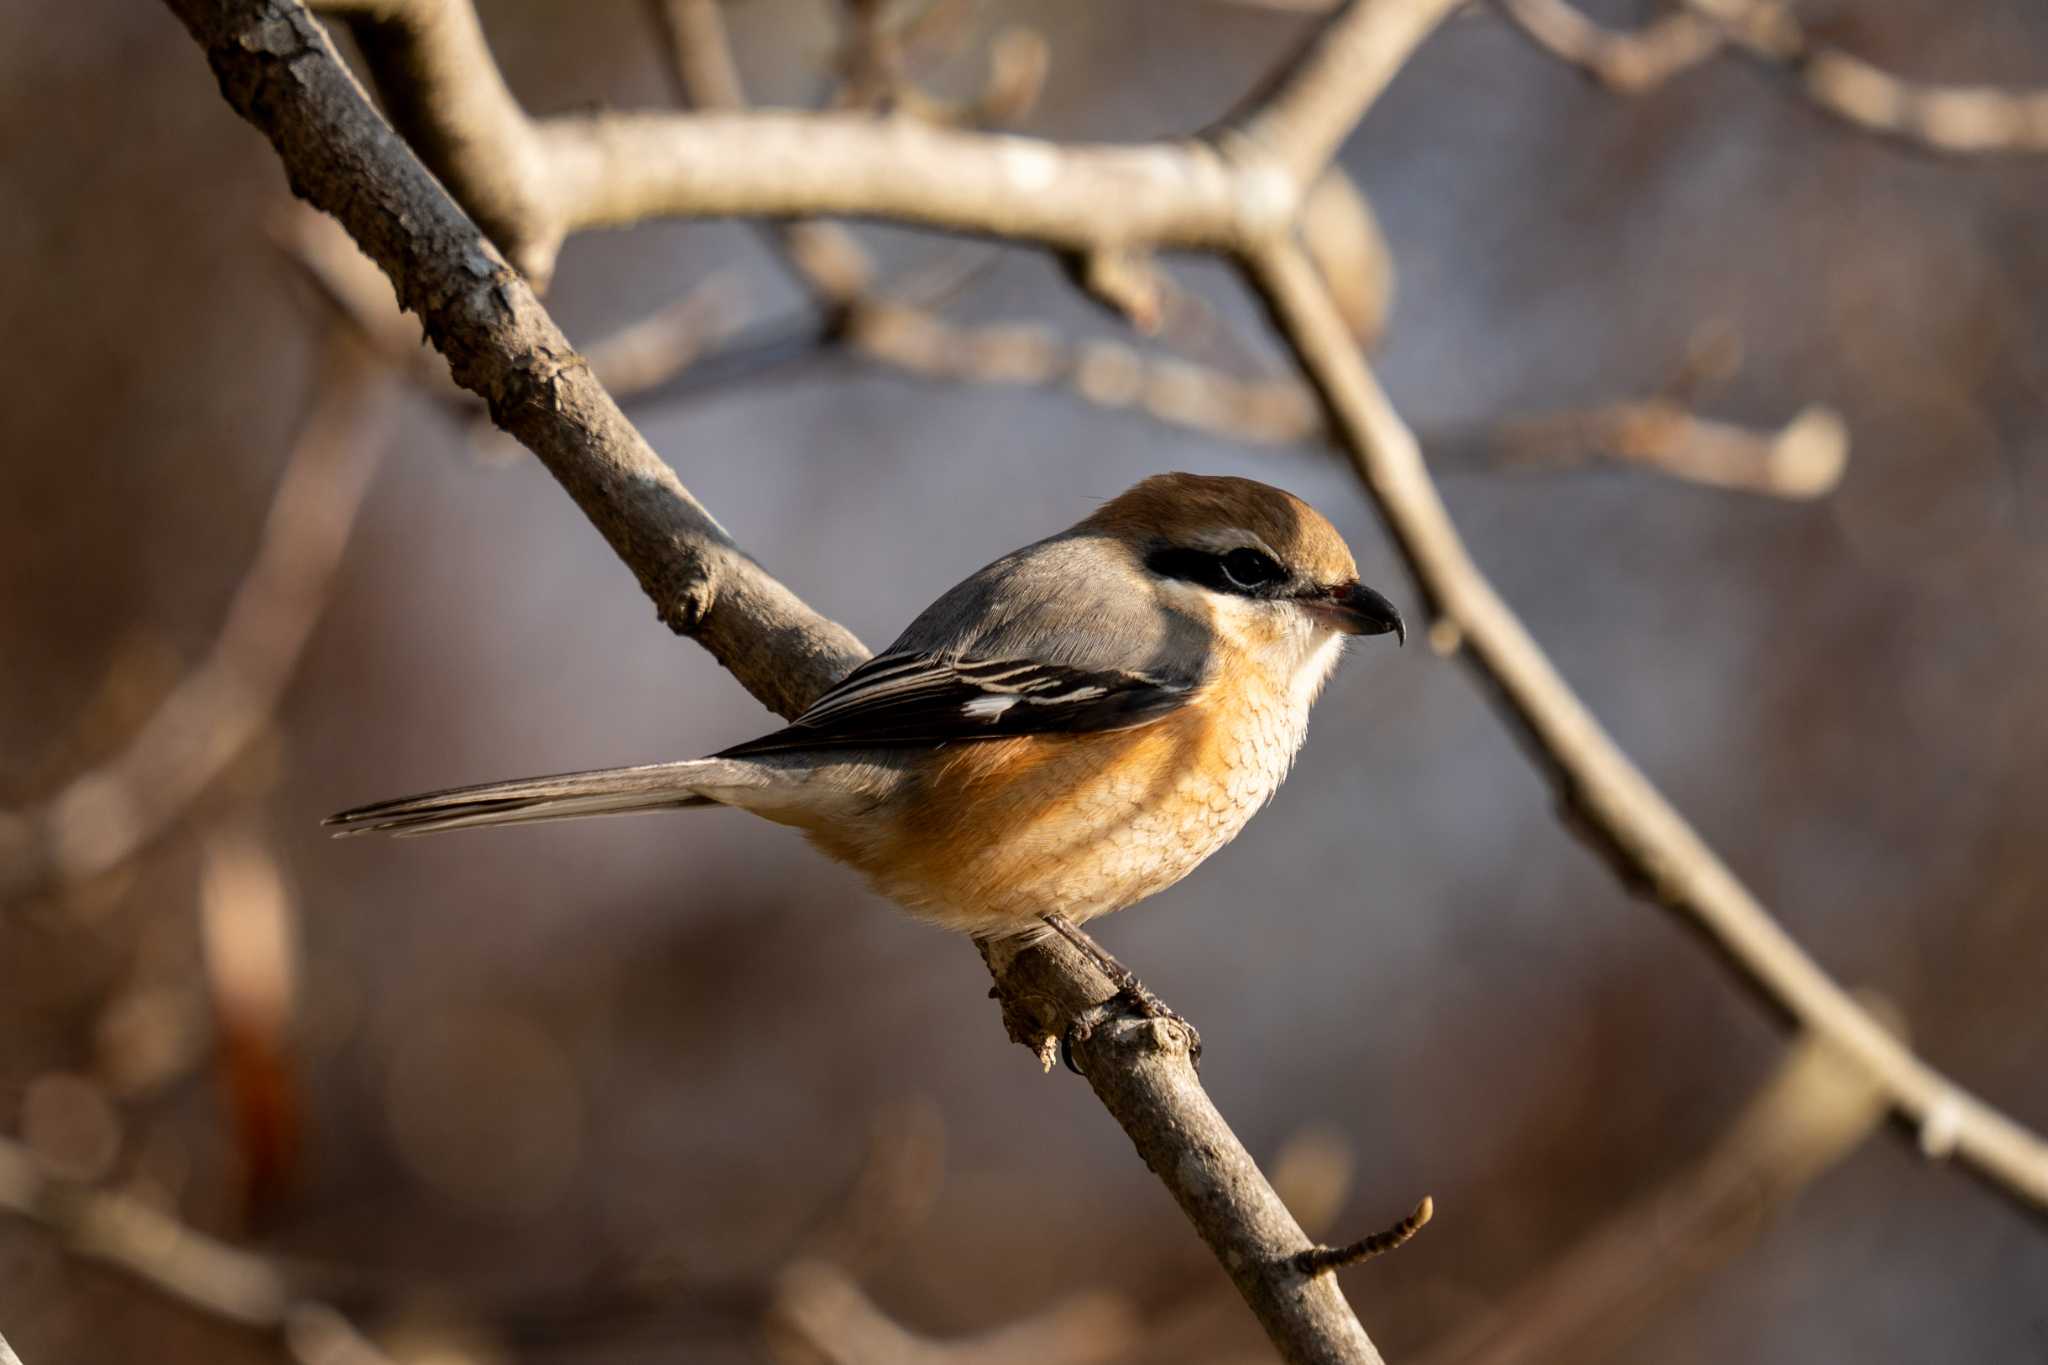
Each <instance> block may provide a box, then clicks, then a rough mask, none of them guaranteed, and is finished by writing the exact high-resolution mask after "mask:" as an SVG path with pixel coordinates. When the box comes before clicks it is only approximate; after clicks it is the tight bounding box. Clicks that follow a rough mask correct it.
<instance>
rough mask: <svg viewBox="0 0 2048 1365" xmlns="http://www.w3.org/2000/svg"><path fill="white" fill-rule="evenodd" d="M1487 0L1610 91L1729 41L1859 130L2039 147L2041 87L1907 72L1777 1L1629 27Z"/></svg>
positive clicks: (1655, 78) (1645, 84)
mask: <svg viewBox="0 0 2048 1365" xmlns="http://www.w3.org/2000/svg"><path fill="white" fill-rule="evenodd" d="M1495 2H1496V4H1498V6H1499V7H1500V10H1501V12H1502V13H1504V14H1505V15H1507V17H1508V18H1509V19H1510V20H1512V21H1513V22H1514V24H1515V26H1516V27H1518V28H1520V29H1521V30H1522V32H1524V33H1526V34H1527V35H1528V36H1529V37H1530V38H1531V39H1532V40H1534V41H1535V42H1536V43H1537V45H1538V46H1540V47H1542V48H1544V49H1545V50H1546V51H1548V52H1550V53H1551V54H1552V55H1554V56H1557V57H1560V58H1562V59H1563V60H1565V61H1567V62H1570V63H1571V64H1572V65H1574V66H1577V67H1579V68H1581V69H1582V70H1584V71H1585V72H1586V73H1587V74H1588V75H1590V76H1592V77H1593V78H1594V79H1595V80H1597V81H1599V82H1600V83H1601V84H1602V85H1604V86H1606V87H1607V88H1608V89H1610V90H1613V91H1615V92H1617V93H1619V94H1624V95H1639V94H1643V93H1645V92H1647V91H1650V90H1654V89H1656V88H1657V87H1658V86H1660V85H1662V84H1663V83H1664V82H1665V81H1667V80H1669V79H1671V78H1672V77H1673V76H1676V75H1678V74H1679V73H1680V72H1683V71H1687V70H1690V69H1691V68H1693V67H1695V66H1698V65H1699V64H1700V63H1702V62H1705V61H1707V60H1709V59H1711V58H1713V57H1715V56H1718V55H1719V54H1720V53H1721V52H1722V51H1723V50H1724V49H1725V48H1727V47H1731V46H1732V47H1734V48H1736V49H1737V50H1739V51H1741V52H1743V53H1745V54H1747V55H1749V56H1751V57H1754V58H1757V59H1758V60H1760V61H1762V62H1764V63H1765V64H1767V65H1769V66H1773V67H1776V68H1778V69H1779V70H1781V71H1782V72H1783V73H1784V74H1785V76H1786V77H1787V78H1788V79H1789V80H1792V81H1793V82H1795V83H1796V84H1797V87H1798V89H1799V91H1800V93H1801V94H1803V95H1805V96H1806V98H1807V99H1809V100H1811V101H1812V102H1813V103H1814V104H1815V105H1816V106H1817V107H1819V108H1821V109H1823V110H1825V111H1826V112H1827V113H1829V114H1831V115H1833V116H1834V117H1836V118H1838V119H1841V120H1842V121H1843V122H1845V123H1847V124H1850V125H1851V126H1853V127H1856V128H1859V129H1861V130H1863V131H1864V132H1868V133H1878V134H1882V135H1884V136H1887V137H1895V138H1899V139H1900V140H1902V141H1905V142H1910V143H1914V144H1915V145H1917V146H1920V147H1924V148H1926V149H1927V150H1929V151H1934V152H1942V153H1948V154H1952V155H1976V154H1991V155H1996V154H2006V153H2033V152H2043V151H2048V90H2007V89H2001V88H1999V87H1997V86H1990V85H1937V84H1934V83H1932V82H1927V81H1913V80H1908V79H1906V78H1905V77H1903V76H1899V75H1895V74H1894V73H1892V72H1889V71H1886V70H1884V69H1883V68H1882V67H1879V66H1876V65H1874V64H1872V63H1871V62H1868V61H1865V60H1864V59H1863V58H1861V57H1858V56H1856V55H1855V54H1853V53H1850V52H1846V51H1844V50H1843V49H1841V48H1839V47H1836V46H1834V45H1833V44H1831V43H1825V42H1821V41H1818V40H1816V39H1815V38H1813V37H1812V35H1810V34H1809V33H1808V32H1807V31H1806V29H1805V27H1804V26H1803V25H1802V24H1801V23H1800V21H1799V18H1798V16H1797V15H1795V14H1794V13H1793V12H1792V10H1791V8H1790V7H1789V6H1787V5H1785V4H1783V3H1780V2H1779V0H1682V4H1683V6H1684V7H1683V8H1682V9H1680V10H1678V11H1676V12H1674V13H1671V14H1666V15H1664V16H1662V17H1660V18H1658V19H1656V20H1653V21H1652V22H1651V23H1649V24H1646V25H1644V26H1643V27H1642V28H1639V29H1635V30H1632V31H1631V30H1616V29H1610V28H1606V27H1604V26H1603V25H1601V24H1598V23H1595V22H1594V21H1593V20H1591V19H1589V18H1587V17H1586V16H1585V14H1583V13H1582V12H1581V11H1580V10H1579V9H1578V8H1577V7H1575V6H1573V5H1572V4H1570V3H1569V0H1495Z"/></svg>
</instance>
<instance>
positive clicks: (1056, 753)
mask: <svg viewBox="0 0 2048 1365" xmlns="http://www.w3.org/2000/svg"><path fill="white" fill-rule="evenodd" d="M1390 631H1391V632H1394V633H1396V634H1397V635H1399V636H1400V637H1401V638H1403V639H1405V638H1406V630H1405V627H1404V626H1403V625H1402V621H1401V616H1400V613H1399V612H1397V611H1396V610H1395V609H1394V606H1393V604H1392V603H1390V602H1389V601H1387V599H1386V598H1384V597H1382V596H1380V594H1378V593H1376V592H1374V591H1373V590H1372V589H1370V588H1368V587H1365V586H1363V585H1362V584H1360V583H1359V581H1358V567H1357V565H1356V564H1355V563H1354V562H1353V560H1352V558H1351V552H1350V550H1348V549H1347V548H1346V547H1345V545H1344V541H1343V538H1342V537H1341V536H1339V535H1338V534H1337V531H1336V529H1335V528H1334V527H1332V526H1331V525H1330V523H1329V522H1328V521H1326V520H1324V519H1323V517H1322V516H1321V515H1320V514H1319V513H1317V512H1316V511H1315V509H1313V508H1311V507H1310V506H1309V505H1308V504H1307V503H1304V502H1302V501H1301V500H1300V499H1299V498H1296V497H1294V496H1292V495H1291V494H1288V493H1284V492H1282V491H1281V490H1279V489H1277V488H1272V487H1269V486H1268V485H1266V484H1262V483H1255V482H1253V481H1252V480H1250V479H1236V478H1215V477H1207V476H1202V475H1195V474H1162V475H1158V476H1156V477H1154V478H1149V479H1146V480H1145V481H1144V482H1142V483H1140V484H1138V485H1137V486H1136V487H1134V488H1132V489H1131V490H1129V491H1128V492H1126V493H1124V494H1123V495H1122V496H1120V497H1118V498H1115V499H1114V500H1112V501H1110V502H1108V503H1106V504H1104V505H1103V506H1102V508H1101V509H1100V510H1098V511H1097V512H1096V513H1095V514H1094V515H1093V516H1091V517H1089V518H1087V519H1086V520H1085V521H1082V522H1081V523H1080V524H1079V525H1077V526H1074V527H1073V528H1072V529H1070V530H1067V531H1062V532H1061V533H1060V534H1058V535H1056V536H1053V537H1051V538H1050V539H1047V540H1041V541H1039V542H1038V543H1037V544H1035V545H1028V546H1026V547H1025V548H1023V549H1021V550H1018V551H1016V552H1015V553H1013V554H1009V555H1006V556H1004V557H1003V558H1001V559H999V560H997V561H996V562H995V563H993V564H991V565H989V566H988V567H987V568H984V569H982V570H980V571H979V572H977V573H975V574H973V575H972V576H970V577H969V578H967V579H966V581H964V582H962V583H961V584H959V585H958V586H957V587H955V588H953V589H952V590H951V591H950V592H948V593H946V594H945V595H944V596H943V597H941V598H939V600H938V601H936V602H934V603H933V604H932V605H931V606H930V607H928V608H926V609H925V612H924V614H923V615H921V616H919V617H918V618H917V619H916V620H915V621H913V622H912V623H911V624H910V628H909V629H908V630H906V631H904V632H903V634H902V636H901V637H900V638H898V639H897V641H896V642H895V643H894V644H892V645H891V646H889V648H888V649H886V650H884V651H883V652H882V653H881V654H878V655H876V656H875V657H874V658H873V659H870V660H869V661H868V662H867V663H865V664H862V665H861V666H860V667H859V668H856V669H855V670H854V671H853V672H852V673H850V674H848V675H847V676H846V677H845V679H843V680H842V681H841V682H840V683H839V684H838V685H837V686H836V687H834V688H833V689H832V690H831V691H829V692H827V693H826V694H825V695H824V696H822V697H820V698H818V700H817V701H816V702H815V703H813V704H812V706H811V707H810V709H809V710H807V711H805V712H804V713H803V714H802V715H800V716H798V717H797V718H796V720H795V721H793V722H792V723H790V724H789V725H788V726H786V727H785V728H783V729H780V730H777V731H775V732H774V733H773V734H769V735H764V736H762V737H761V738H759V739H754V740H749V741H747V742H746V743H744V744H737V745H734V746H733V747H732V748H730V749H726V750H724V751H723V752H721V753H717V754H714V755H712V756H711V757H709V758H700V759H694V760H691V761H689V762H683V763H658V764H653V765H651V766H647V767H638V768H609V769H605V770H602V771H598V772H587V773H569V774H566V775H562V776H557V777H535V778H528V779H525V780H523V781H518V782H495V783H489V784H486V785H483V786H477V787H458V788H455V789H453V790H450V791H441V792H431V793H428V794H427V795H424V796H410V797H405V798H403V799H401V800H396V801H383V802H379V803H377V804H375V805H370V806H361V807H358V808H357V809H355V810H350V811H344V812H342V813H341V814H339V815H336V816H334V817H332V818H331V819H330V820H329V821H328V823H329V824H331V825H336V826H339V827H340V831H341V832H342V833H344V834H354V833H362V832H368V831H372V830H390V831H392V832H394V833H398V834H427V833H432V832H435V831H438V830H447V829H465V828H469V827H472V826H480V825H510V824H519V823H523V822H526V821H530V820H558V819H569V818H573V817H576V816H583V815H616V814H624V813H626V812H630V811H648V810H663V809H667V808H670V807H679V806H709V805H721V806H737V807H739V808H740V809H742V810H748V811H752V812H753V813H754V814H756V815H760V816H764V817H766V818H767V819H770V820H773V821H776V822H777V823H778V824H785V825H794V826H795V827H797V828H798V829H801V830H803V831H804V832H805V833H806V834H807V835H809V836H810V839H811V841H812V842H813V843H815V844H816V845H817V846H818V847H819V848H821V849H823V850H824V851H825V852H826V853H828V854H830V855H831V856H832V857H834V858H837V859H839V860H840V861H841V862H844V863H848V864H850V865H852V866H853V867H855V868H857V869H859V870H860V871H861V872H863V873H865V874H866V876H867V878H868V880H869V881H870V882H871V883H873V885H874V887H875V889H876V890H878V891H880V892H881V893H882V894H883V895H885V896H887V897H889V898H890V899H892V900H894V901H896V902H897V903H898V904H900V905H902V906H904V907H905V908H906V909H908V910H909V911H910V912H911V913H912V914H915V915H918V916H920V917H922V918H925V919H929V920H932V921H934V922H936V923H938V924H941V925H943V926H945V927H947V928H950V929H957V930H962V931H965V932H966V933H969V934H973V935H975V936H977V937H982V938H999V937H1005V936H1009V935H1014V934H1020V933H1023V934H1037V933H1042V932H1044V930H1045V928H1046V926H1048V925H1049V926H1051V927H1052V928H1054V929H1056V930H1058V931H1059V932H1061V933H1063V934H1066V935H1067V936H1068V937H1069V938H1072V939H1075V940H1076V942H1077V946H1080V945H1082V944H1085V945H1086V946H1085V948H1084V951H1089V952H1090V955H1091V956H1094V957H1095V958H1096V960H1097V962H1098V963H1099V964H1102V965H1103V966H1104V970H1106V971H1109V973H1110V975H1111V977H1112V979H1113V980H1116V981H1117V982H1118V984H1119V985H1120V986H1124V987H1125V989H1126V990H1127V991H1129V992H1132V993H1134V994H1135V995H1136V996H1137V997H1138V999H1139V1000H1140V1001H1141V1003H1143V1002H1149V1003H1150V1004H1151V1005H1154V1006H1156V1005H1157V1001H1156V1000H1154V999H1153V998H1152V997H1151V996H1150V995H1149V994H1148V993H1146V992H1144V990H1143V988H1142V987H1140V986H1138V984H1137V982H1136V980H1135V978H1132V977H1130V976H1129V973H1128V972H1125V971H1123V969H1122V968H1121V967H1120V966H1117V965H1116V964H1115V961H1114V959H1111V958H1108V956H1107V954H1103V953H1102V952H1101V950H1100V949H1099V948H1098V947H1096V946H1095V945H1094V944H1093V941H1092V940H1089V939H1087V937H1086V935H1083V934H1079V933H1078V930H1077V929H1076V928H1075V926H1078V925H1079V924H1082V923H1085V922H1086V921H1088V920H1091V919H1093V918H1095V917H1096V916H1098V915H1105V914H1108V913H1109V912H1110V911H1112V910H1120V909H1122V908H1123V907H1125V906H1127V905H1130V904H1132V903H1134V902H1136V901H1140V900H1143V899H1144V898H1145V897H1147V896H1150V895H1152V894H1153V893H1155V892H1158V891H1162V890H1164V889H1165V888H1167V887H1169V886H1172V885H1173V884H1174V883H1175V882H1177V881H1179V880H1180V879H1181V878H1182V877H1185V876H1186V875H1187V874H1188V873H1189V872H1191V871H1193V870H1194V868H1195V867H1196V865H1197V864H1199V863H1200V862H1201V861H1202V860H1203V859H1204V858H1207V857H1208V856H1209V855H1210V854H1212V853H1214V852H1215V851H1216V850H1217V849H1219V848H1221V847H1222V846H1223V845H1224V844H1226V843H1228V842H1229V841H1230V840H1231V839H1232V838H1234V837H1235V836H1236V834H1237V832H1238V831H1239V830H1241V829H1243V828H1244V826H1245V822H1246V821H1248V820H1250V819H1251V817H1252V815H1253V814H1254V813H1255V812H1256V811H1257V810H1258V809H1259V807H1261V806H1263V805H1264V804H1265V803H1266V802H1267V800H1268V799H1270V798H1271V797H1272V795H1273V793H1274V791H1275V790H1276V789H1278V787H1279V786H1280V782H1281V779H1282V778H1284V777H1285V776H1286V775H1287V770H1288V768H1289V766H1290V765H1291V764H1292V763H1293V761H1294V755H1295V752H1296V751H1297V750H1298V749H1299V748H1300V747H1301V742H1302V738H1303V736H1304V734H1305V733H1306V730H1307V726H1308V713H1309V707H1310V705H1311V704H1312V703H1313V702H1314V701H1315V699H1316V695H1317V693H1319V692H1320V691H1321V690H1322V687H1323V684H1324V682H1325V681H1327V680H1328V678H1329V676H1330V673H1331V670H1332V669H1333V668H1334V667H1335V666H1336V663H1337V659H1338V656H1339V654H1340V653H1341V652H1342V648H1343V642H1344V638H1345V637H1346V636H1348V635H1381V634H1385V633H1387V632H1390ZM1119 973H1121V975H1119ZM1161 1008H1162V1009H1163V1007H1161ZM1164 1012H1166V1013H1171V1012H1170V1011H1164ZM1176 1017H1177V1016H1176Z"/></svg>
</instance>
